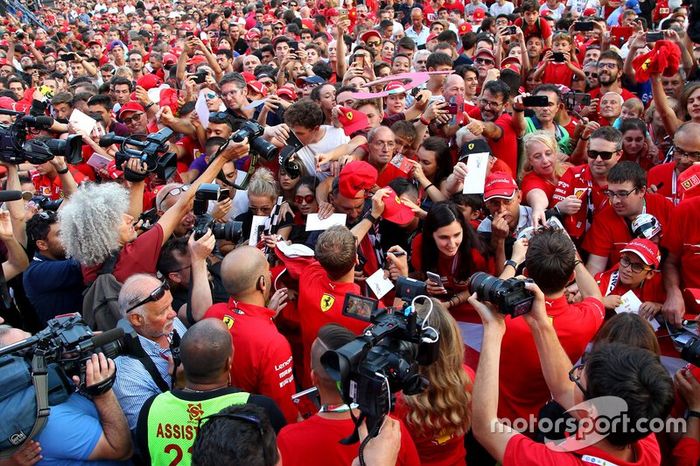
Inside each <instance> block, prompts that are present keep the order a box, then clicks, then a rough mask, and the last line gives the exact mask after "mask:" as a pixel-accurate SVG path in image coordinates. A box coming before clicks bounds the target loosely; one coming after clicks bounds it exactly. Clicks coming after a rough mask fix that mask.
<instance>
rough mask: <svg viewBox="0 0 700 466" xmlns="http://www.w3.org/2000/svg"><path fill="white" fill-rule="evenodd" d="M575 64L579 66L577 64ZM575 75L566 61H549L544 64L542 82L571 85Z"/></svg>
mask: <svg viewBox="0 0 700 466" xmlns="http://www.w3.org/2000/svg"><path fill="white" fill-rule="evenodd" d="M574 66H576V67H577V68H578V66H577V65H576V64H574ZM573 77H574V72H573V71H571V70H570V69H569V67H568V66H566V63H547V64H546V65H545V66H544V75H543V76H542V82H543V83H545V84H563V85H565V86H567V87H569V86H571V80H572V79H573Z"/></svg>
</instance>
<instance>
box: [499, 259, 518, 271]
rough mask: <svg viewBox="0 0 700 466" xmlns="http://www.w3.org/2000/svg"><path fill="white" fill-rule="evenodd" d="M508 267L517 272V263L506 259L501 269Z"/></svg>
mask: <svg viewBox="0 0 700 466" xmlns="http://www.w3.org/2000/svg"><path fill="white" fill-rule="evenodd" d="M509 265H510V266H511V267H513V268H514V269H515V270H518V263H517V262H515V261H514V260H512V259H508V260H507V261H505V262H504V263H503V267H504V268H505V267H508V266H509Z"/></svg>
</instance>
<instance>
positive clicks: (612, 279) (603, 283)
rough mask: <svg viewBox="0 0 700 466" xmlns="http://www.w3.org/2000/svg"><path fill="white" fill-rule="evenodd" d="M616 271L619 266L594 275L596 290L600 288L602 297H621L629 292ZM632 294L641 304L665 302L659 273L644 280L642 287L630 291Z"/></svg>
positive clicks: (664, 293)
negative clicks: (596, 284)
mask: <svg viewBox="0 0 700 466" xmlns="http://www.w3.org/2000/svg"><path fill="white" fill-rule="evenodd" d="M618 269H619V265H615V267H613V268H612V269H610V270H607V271H605V272H600V273H597V274H596V275H595V280H596V282H598V288H600V292H601V293H602V294H603V296H608V295H611V294H612V295H617V296H622V295H624V294H625V293H627V292H628V291H630V287H628V286H627V285H625V284H623V283H622V282H621V281H620V279H619V272H618ZM632 292H633V293H634V294H635V295H636V296H637V297H638V298H639V300H640V301H641V302H643V303H645V302H647V301H650V302H652V303H663V302H664V301H666V290H665V289H664V282H663V280H662V279H661V274H660V273H655V274H654V276H652V277H651V278H650V279H648V280H644V281H643V282H642V286H640V287H639V288H634V289H632Z"/></svg>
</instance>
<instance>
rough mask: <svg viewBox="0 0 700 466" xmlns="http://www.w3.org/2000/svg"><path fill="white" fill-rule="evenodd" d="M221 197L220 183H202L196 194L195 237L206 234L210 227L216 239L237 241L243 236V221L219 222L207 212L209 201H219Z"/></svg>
mask: <svg viewBox="0 0 700 466" xmlns="http://www.w3.org/2000/svg"><path fill="white" fill-rule="evenodd" d="M220 198H221V190H220V188H219V185H218V184H215V183H202V184H201V185H199V188H197V192H196V193H195V195H194V216H195V219H196V220H195V223H194V230H193V231H192V234H193V235H194V239H199V238H201V237H202V236H204V235H205V234H206V233H207V230H208V229H210V228H211V232H212V234H213V235H214V238H216V239H224V240H226V241H231V242H233V243H237V242H238V240H239V239H240V238H241V232H242V231H243V222H236V221H234V220H231V221H229V222H227V223H217V222H216V221H214V217H212V216H211V215H209V214H208V213H207V210H208V208H209V201H219V200H221V199H220Z"/></svg>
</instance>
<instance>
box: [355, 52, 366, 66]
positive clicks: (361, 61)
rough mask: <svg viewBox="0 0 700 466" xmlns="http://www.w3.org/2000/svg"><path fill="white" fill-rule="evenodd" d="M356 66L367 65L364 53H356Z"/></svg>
mask: <svg viewBox="0 0 700 466" xmlns="http://www.w3.org/2000/svg"><path fill="white" fill-rule="evenodd" d="M353 65H354V66H357V67H358V68H363V69H364V67H365V56H364V55H355V61H354V62H353Z"/></svg>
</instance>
